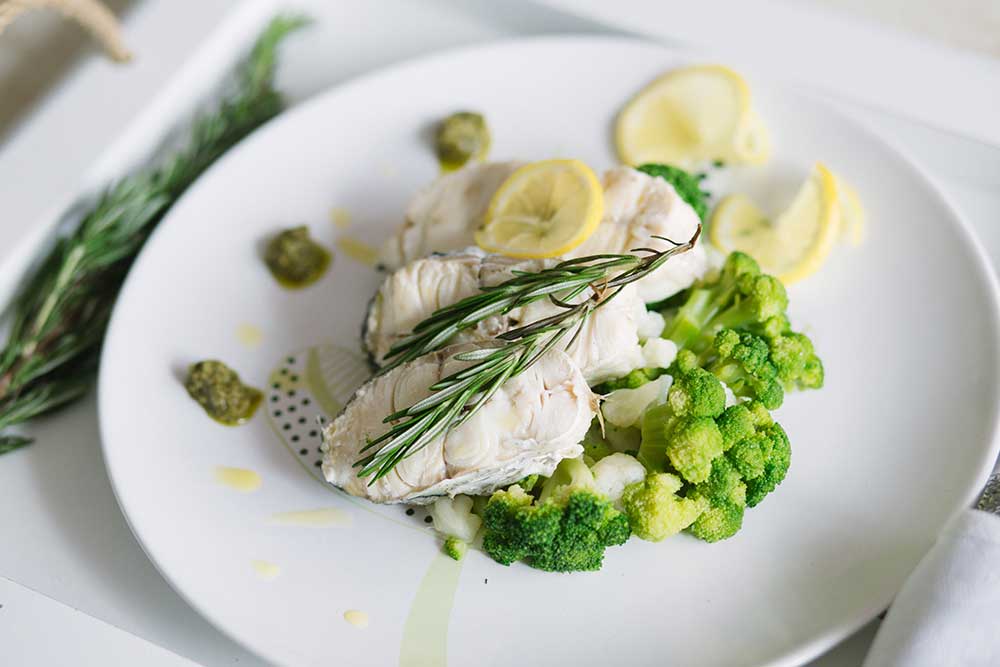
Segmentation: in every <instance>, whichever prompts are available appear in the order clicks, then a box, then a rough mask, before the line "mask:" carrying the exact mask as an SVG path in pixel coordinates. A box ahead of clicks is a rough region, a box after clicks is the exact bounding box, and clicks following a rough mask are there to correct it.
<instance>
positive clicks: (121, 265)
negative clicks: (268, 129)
mask: <svg viewBox="0 0 1000 667" xmlns="http://www.w3.org/2000/svg"><path fill="white" fill-rule="evenodd" d="M305 23H306V20H305V19H303V18H301V17H293V16H279V17H277V18H275V19H273V20H272V21H271V22H270V23H269V24H268V25H267V27H266V28H265V29H264V31H263V32H262V33H261V34H260V36H259V37H258V38H257V40H256V42H255V43H254V46H253V48H252V49H251V51H250V53H249V55H248V56H247V57H246V59H245V60H244V61H243V62H241V63H240V65H239V66H238V67H237V69H236V71H235V73H234V75H235V76H234V81H233V88H232V90H231V91H230V92H229V93H228V94H226V95H225V96H224V98H223V100H222V101H221V102H220V103H219V105H218V107H217V108H216V109H214V110H213V111H211V112H209V113H204V114H202V115H201V116H198V117H196V118H195V120H194V122H193V124H192V126H191V130H190V137H189V139H188V141H187V144H186V145H185V147H184V148H182V149H181V150H179V151H178V152H177V153H175V154H174V155H172V156H171V157H170V158H169V159H167V160H166V161H164V162H163V163H162V164H160V165H159V166H156V167H152V168H146V169H144V170H142V171H140V172H138V173H136V174H133V175H131V176H128V177H126V178H124V179H122V180H121V181H119V182H117V183H115V184H114V185H112V186H111V187H110V188H109V189H108V190H107V191H105V192H104V193H103V195H102V196H101V197H100V198H99V199H98V201H97V203H96V204H95V205H94V207H93V208H92V209H91V210H90V211H89V212H88V213H87V214H86V215H85V216H84V217H83V219H82V220H81V221H80V223H79V225H78V226H77V227H76V228H75V229H74V230H73V231H71V232H69V233H68V234H66V235H64V236H62V237H61V238H59V239H57V241H56V243H55V245H54V247H53V248H52V249H51V250H50V251H49V253H48V254H47V255H46V256H45V258H44V259H42V261H41V262H40V263H39V264H38V266H37V267H36V268H35V269H34V270H33V272H32V273H31V274H30V276H29V277H28V279H27V280H26V281H25V283H24V284H23V286H22V287H21V289H20V291H19V293H18V295H17V296H16V297H15V299H14V301H13V303H12V304H11V305H10V307H9V310H8V312H9V315H10V322H9V324H10V328H9V332H8V334H7V340H6V343H5V345H4V347H3V350H2V351H0V431H2V430H4V429H6V428H8V427H10V426H13V425H15V424H19V423H22V422H25V421H28V420H30V419H33V418H34V417H38V416H40V415H44V414H47V413H49V412H52V411H53V410H56V409H57V408H60V407H62V406H64V405H66V404H67V403H69V402H71V401H73V400H75V399H77V398H79V397H81V396H82V395H83V394H84V393H86V391H87V390H88V389H89V388H90V386H91V385H92V384H93V381H94V378H95V375H96V371H97V362H98V356H99V353H100V347H101V342H102V341H103V339H104V333H105V331H106V329H107V326H108V320H109V318H110V316H111V310H112V307H113V306H114V302H115V298H116V297H117V295H118V291H119V289H120V288H121V285H122V283H123V281H124V280H125V275H126V274H127V273H128V270H129V267H130V266H131V264H132V261H133V260H134V259H135V257H136V255H137V254H138V252H139V250H140V249H141V248H142V245H143V243H145V241H146V239H147V238H148V237H149V234H150V233H151V232H152V230H153V228H154V227H155V226H156V224H157V223H158V222H159V221H160V220H161V219H162V218H163V216H164V215H165V214H166V212H167V210H169V208H170V206H171V205H172V204H173V203H174V202H175V201H176V200H177V199H178V198H179V197H180V195H181V194H182V193H183V192H184V191H185V190H186V189H187V188H188V186H190V185H191V184H192V183H193V182H194V181H195V179H197V178H198V177H199V176H200V175H201V174H202V173H203V172H204V171H205V170H206V169H207V168H208V167H209V166H210V165H211V164H212V163H213V162H215V161H216V160H217V159H218V158H219V157H220V156H221V155H222V154H223V153H225V152H226V151H227V150H229V148H231V147H232V146H233V145H234V144H236V143H237V142H239V141H240V140H241V139H243V137H245V136H246V135H248V134H249V133H250V132H252V131H253V130H254V129H256V128H257V127H259V126H260V125H262V124H263V123H264V122H266V121H268V120H270V119H271V118H273V117H274V116H275V115H277V114H278V113H279V112H280V111H281V110H282V108H283V107H284V102H283V100H282V98H281V95H280V94H279V93H278V91H277V90H275V88H274V85H273V82H274V72H275V64H276V58H277V48H278V45H279V44H280V43H281V41H282V40H283V39H284V37H285V36H286V35H288V34H289V33H290V32H292V31H294V30H296V29H298V28H299V27H301V26H303V25H304V24H305ZM30 442H31V439H30V438H27V437H24V436H21V435H14V434H0V454H4V453H6V452H9V451H12V450H14V449H17V448H19V447H23V446H25V445H27V444H29V443H30Z"/></svg>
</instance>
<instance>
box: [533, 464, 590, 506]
mask: <svg viewBox="0 0 1000 667" xmlns="http://www.w3.org/2000/svg"><path fill="white" fill-rule="evenodd" d="M593 488H594V473H592V472H590V468H589V467H588V466H587V464H586V463H584V462H583V459H563V460H562V461H560V462H559V465H557V466H556V469H555V470H554V471H552V476H551V477H549V478H548V479H546V480H545V481H544V482H543V483H542V492H541V494H540V495H539V497H538V500H539V501H541V502H545V501H546V500H548V499H550V498H552V497H554V496H556V495H557V494H565V493H566V492H568V491H570V490H576V489H593Z"/></svg>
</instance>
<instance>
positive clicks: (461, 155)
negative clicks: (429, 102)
mask: <svg viewBox="0 0 1000 667" xmlns="http://www.w3.org/2000/svg"><path fill="white" fill-rule="evenodd" d="M489 150H490V130H489V128H488V127H486V119H485V118H483V116H482V114H478V113H475V112H472V111H459V112H457V113H453V114H452V115H450V116H448V117H447V118H445V119H444V120H443V121H441V125H440V126H438V131H437V136H436V137H435V140H434V151H435V152H436V153H437V157H438V162H440V164H441V168H442V169H444V170H445V171H451V170H453V169H458V168H459V167H461V166H462V165H464V164H465V163H466V162H468V161H469V160H472V159H476V160H484V159H486V154H487V153H488V152H489Z"/></svg>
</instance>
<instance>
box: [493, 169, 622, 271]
mask: <svg viewBox="0 0 1000 667" xmlns="http://www.w3.org/2000/svg"><path fill="white" fill-rule="evenodd" d="M603 214H604V191H603V189H602V188H601V184H600V182H599V181H598V180H597V176H595V175H594V172H593V171H592V170H591V169H590V167H588V166H587V165H585V164H584V163H583V162H580V161H579V160H544V161H542V162H533V163H531V164H527V165H525V166H523V167H521V168H519V169H517V170H516V171H515V172H514V173H512V174H511V175H510V176H508V177H507V180H505V181H504V182H503V184H502V185H501V186H500V188H499V189H498V190H497V191H496V193H495V194H494V195H493V199H492V200H491V201H490V207H489V209H488V210H487V211H486V217H485V219H484V221H483V225H482V226H481V227H480V228H479V229H478V230H476V243H477V244H478V245H479V247H481V248H482V249H483V250H486V251H488V252H495V253H500V254H502V255H507V256H509V257H525V258H541V257H556V256H558V255H562V254H563V253H566V252H569V251H570V250H572V249H573V248H575V247H577V246H578V245H580V244H581V243H583V242H584V241H586V240H587V237H589V236H590V235H591V234H593V233H594V230H596V229H597V226H598V225H599V224H600V223H601V216H602V215H603Z"/></svg>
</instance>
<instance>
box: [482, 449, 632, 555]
mask: <svg viewBox="0 0 1000 667" xmlns="http://www.w3.org/2000/svg"><path fill="white" fill-rule="evenodd" d="M592 485H593V474H591V473H590V470H589V469H588V468H587V466H586V464H584V463H583V462H582V461H580V460H579V459H570V460H565V461H563V462H561V463H560V464H559V466H558V467H557V468H556V471H555V472H554V473H553V475H552V477H550V478H549V479H548V480H546V482H545V484H544V485H543V486H542V497H541V499H539V500H538V501H537V502H535V501H534V499H533V498H532V497H531V496H530V495H528V494H527V493H525V492H524V491H523V490H522V489H521V488H520V487H518V486H512V487H510V488H509V489H508V490H506V491H497V492H496V493H494V494H493V496H492V497H491V498H490V500H489V502H488V503H487V504H486V508H485V510H484V511H483V525H484V528H485V530H484V534H483V550H484V551H486V553H488V554H489V555H490V556H491V557H492V558H493V559H494V560H495V561H497V562H498V563H502V564H503V565H510V564H511V563H513V562H514V561H518V560H523V561H525V562H526V563H527V564H528V565H531V566H532V567H535V568H538V569H541V570H548V571H552V572H574V571H578V570H598V569H600V567H601V563H602V562H603V560H604V549H605V548H606V547H609V546H614V545H619V544H624V543H625V541H626V540H628V537H629V534H630V529H629V524H628V518H627V517H626V516H625V515H624V514H622V513H621V512H619V511H618V510H616V509H615V508H614V507H613V506H612V504H611V501H609V500H608V499H607V498H605V497H604V496H602V495H600V494H599V493H596V492H595V491H593V490H591V486H592Z"/></svg>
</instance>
